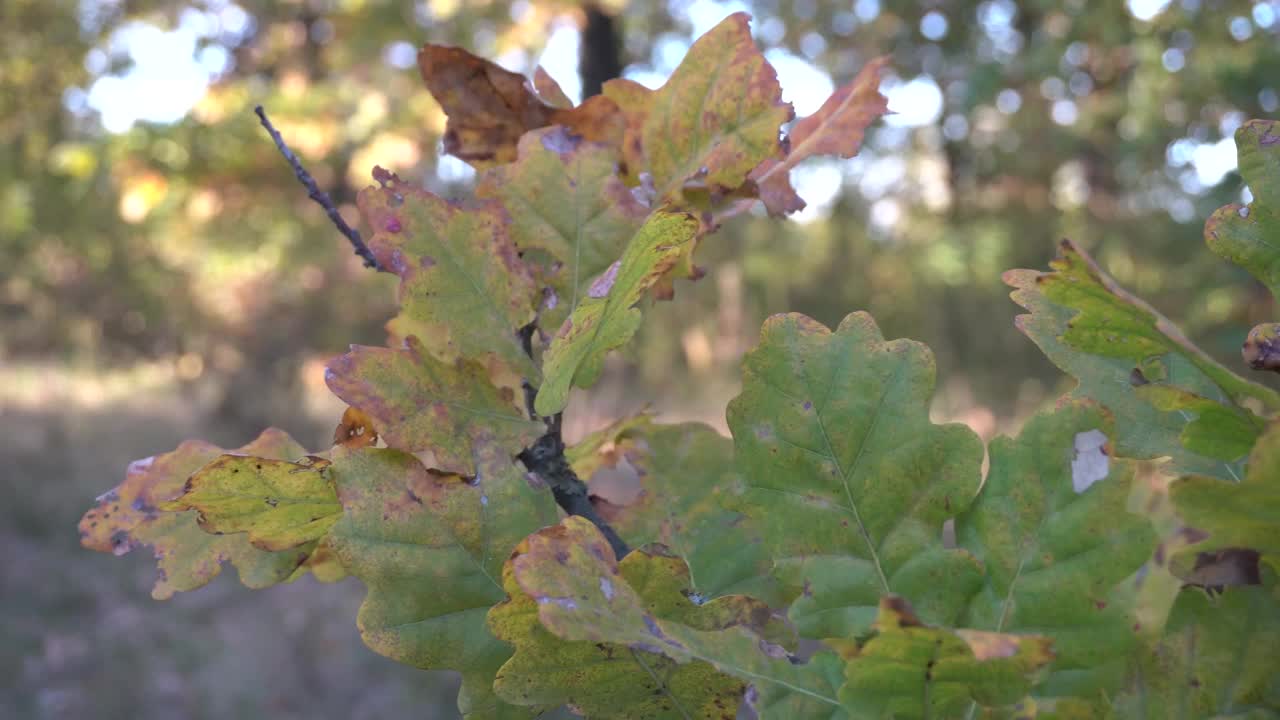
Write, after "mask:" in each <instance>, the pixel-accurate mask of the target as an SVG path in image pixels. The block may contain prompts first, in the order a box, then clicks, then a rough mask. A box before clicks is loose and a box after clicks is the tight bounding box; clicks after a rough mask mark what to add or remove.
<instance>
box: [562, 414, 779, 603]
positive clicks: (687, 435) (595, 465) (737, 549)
mask: <svg viewBox="0 0 1280 720" xmlns="http://www.w3.org/2000/svg"><path fill="white" fill-rule="evenodd" d="M584 449H586V450H590V449H594V452H584ZM566 454H567V455H570V456H571V461H572V462H573V467H574V470H575V472H577V473H578V476H579V477H581V478H582V479H584V480H586V481H587V483H588V487H589V488H590V490H591V492H592V501H593V502H594V503H595V505H596V509H597V511H598V512H599V513H600V515H601V516H602V517H603V518H604V519H605V520H606V521H608V523H609V525H610V526H611V527H612V528H613V529H614V530H616V531H617V532H618V534H619V535H621V536H622V539H623V540H625V541H626V542H627V544H628V545H630V546H631V547H640V546H642V545H646V544H649V543H662V544H663V545H664V546H666V547H667V548H668V549H669V550H670V551H671V552H673V553H675V554H676V555H678V556H679V557H681V558H682V559H684V561H685V562H686V563H688V565H689V573H690V576H691V578H692V579H691V581H690V582H691V583H692V586H693V588H694V590H696V591H697V592H698V593H699V594H700V595H702V596H704V597H717V596H719V595H727V594H744V595H752V596H754V597H758V598H760V599H762V600H765V601H767V602H770V603H775V602H781V598H780V597H779V595H778V589H777V587H776V583H775V582H774V581H773V579H772V577H771V573H770V568H771V565H772V561H771V558H770V557H769V555H768V553H767V551H766V548H765V547H764V545H763V544H762V542H761V539H760V536H759V532H758V531H757V530H756V529H755V526H754V523H752V522H751V521H750V520H749V519H748V518H746V517H744V516H743V515H742V514H741V513H738V512H734V511H732V510H727V509H725V504H726V502H725V498H726V497H727V496H728V495H731V494H733V493H735V492H737V491H738V489H739V487H740V486H741V483H742V480H741V477H740V476H739V475H738V474H737V473H736V472H735V471H734V467H733V442H732V441H731V440H729V439H728V438H726V437H723V436H722V435H720V434H719V433H718V432H716V431H715V430H714V429H712V428H711V427H708V426H706V425H703V424H701V423H682V424H678V425H662V424H659V423H655V422H653V421H652V419H651V418H650V417H649V416H647V415H639V416H636V417H633V418H627V419H624V420H622V421H620V422H618V423H615V424H614V425H612V426H610V427H608V428H605V429H604V430H603V431H601V432H600V433H595V434H593V435H591V436H589V437H587V438H585V439H584V441H583V443H581V444H579V445H577V446H574V447H573V448H570V449H569V451H568V452H567V453H566ZM625 480H629V481H630V485H631V487H627V488H621V489H620V490H621V491H622V492H623V493H626V492H630V493H631V494H630V496H629V497H627V496H624V497H617V496H618V495H619V489H618V488H614V489H613V491H612V492H609V490H610V488H609V487H605V488H604V489H603V490H602V489H601V488H602V486H618V485H622V484H623V481H625ZM602 493H604V496H603V497H602V496H601V494H602ZM610 497H614V498H616V500H610V499H609V498H610ZM623 500H625V501H623Z"/></svg>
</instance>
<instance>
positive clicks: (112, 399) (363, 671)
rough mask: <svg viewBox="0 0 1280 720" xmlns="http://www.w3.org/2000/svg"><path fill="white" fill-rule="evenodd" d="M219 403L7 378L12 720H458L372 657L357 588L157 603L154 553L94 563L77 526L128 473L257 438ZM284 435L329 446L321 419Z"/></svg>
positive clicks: (3, 709)
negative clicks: (151, 457) (177, 453)
mask: <svg viewBox="0 0 1280 720" xmlns="http://www.w3.org/2000/svg"><path fill="white" fill-rule="evenodd" d="M166 375H168V377H166ZM202 390H203V392H202ZM262 390H263V392H266V393H268V394H269V393H270V389H269V388H263V389H262ZM209 395H210V393H209V392H208V391H207V388H201V387H199V386H198V385H189V384H182V383H179V382H178V381H176V380H175V379H174V378H173V377H172V375H171V374H169V373H165V372H163V371H161V370H159V369H157V368H156V367H154V366H151V367H145V368H139V369H137V370H135V371H134V372H132V373H129V374H127V375H88V374H84V373H78V374H77V373H70V372H68V371H66V370H57V369H50V368H34V367H27V368H17V369H15V368H5V369H4V370H3V372H0V433H2V434H3V436H4V441H3V446H2V447H3V452H0V466H2V467H3V471H2V472H0V548H3V554H4V557H5V560H4V562H3V563H0V587H3V588H4V591H3V593H4V612H3V614H0V642H3V644H4V648H5V649H4V651H3V652H0V676H2V677H4V678H5V680H4V681H3V683H0V688H3V690H2V691H0V717H4V718H15V719H16V718H51V719H52V718H66V719H68V720H72V719H74V720H81V719H94V720H99V719H100V720H114V719H116V718H119V719H120V720H125V719H126V718H137V719H138V720H148V719H151V718H155V719H157V720H159V719H161V718H191V719H193V720H196V719H200V718H256V717H269V718H369V719H371V720H372V719H377V718H389V717H415V718H435V717H454V716H455V715H456V711H454V710H453V708H454V683H453V681H452V680H451V679H450V678H449V677H448V676H447V675H445V674H442V673H424V672H421V671H418V670H414V669H412V668H408V667H405V666H401V665H398V664H396V663H394V662H391V661H390V660H387V659H385V658H382V657H381V656H378V655H375V654H374V653H372V652H369V651H368V650H367V649H366V648H365V647H364V646H363V644H362V643H361V641H360V637H359V633H358V632H357V631H356V628H355V622H354V619H355V613H356V608H357V607H358V606H359V603H360V600H361V598H362V597H363V588H362V587H361V586H360V585H359V583H358V582H356V581H354V580H347V581H344V582H342V583H339V584H337V585H321V584H320V583H317V582H315V581H314V580H313V579H311V577H310V576H308V577H306V578H304V579H302V580H300V581H298V582H297V583H294V584H292V585H286V586H281V587H276V588H272V589H270V590H266V591H262V592H252V591H249V590H246V589H245V588H244V587H242V586H241V585H240V584H239V583H238V582H237V580H236V579H235V576H234V575H235V573H234V571H229V572H228V573H224V574H223V575H222V576H220V577H219V578H218V579H217V580H216V581H214V582H213V583H212V584H210V585H209V586H207V587H205V588H203V589H202V590H200V591H198V592H192V593H183V594H180V595H179V596H177V597H175V598H174V599H173V600H171V601H168V602H157V601H155V600H152V599H151V596H150V589H151V585H152V582H153V581H154V579H155V566H154V562H153V561H152V559H151V558H150V557H148V552H147V551H146V550H145V549H144V550H142V551H140V552H137V553H135V554H134V555H131V556H128V557H126V558H113V557H111V556H109V555H101V554H98V553H91V552H88V551H86V550H83V549H82V548H80V546H79V539H78V537H77V536H76V531H75V527H76V522H77V521H78V519H79V515H80V514H81V513H82V512H83V510H84V509H85V508H87V507H88V506H89V505H90V504H91V503H92V500H93V498H94V497H95V496H96V495H98V494H99V493H101V492H103V491H104V490H106V489H108V488H110V487H112V486H113V485H114V484H116V483H117V482H119V480H120V478H121V477H123V469H124V467H125V466H126V465H127V464H128V462H129V461H130V460H132V459H135V458H137V457H140V456H146V455H148V454H152V453H160V452H165V451H167V450H170V449H172V448H173V447H174V446H175V445H177V444H178V443H179V442H181V441H182V440H184V439H186V438H192V437H203V438H208V439H209V440H211V441H214V442H217V443H219V444H222V445H227V446H234V445H238V444H241V443H243V442H245V441H246V440H247V439H248V438H250V437H252V435H253V434H254V433H256V430H251V429H248V428H246V427H243V426H240V425H238V424H237V423H234V422H228V421H226V420H225V419H220V418H218V417H217V416H216V414H215V413H214V412H212V409H211V408H210V407H209V402H208V396H209ZM279 418H280V419H281V420H282V421H283V422H282V423H281V424H282V425H283V427H285V428H286V429H287V430H288V431H289V432H291V433H293V434H294V435H295V436H296V437H298V438H299V439H302V440H303V441H304V442H311V444H312V445H313V446H318V443H319V441H320V439H321V438H322V437H324V436H325V435H326V434H328V435H329V436H330V437H331V434H332V427H326V424H325V423H320V422H319V421H318V419H317V418H316V417H314V416H312V415H309V414H308V413H305V412H303V413H299V412H286V411H283V410H282V412H281V413H280V415H279Z"/></svg>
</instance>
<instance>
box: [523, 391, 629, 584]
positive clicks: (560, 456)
mask: <svg viewBox="0 0 1280 720" xmlns="http://www.w3.org/2000/svg"><path fill="white" fill-rule="evenodd" d="M553 417H555V418H556V423H555V428H554V429H551V430H548V431H547V434H546V435H543V436H542V437H540V438H538V441H537V442H535V443H534V444H533V445H532V446H530V447H528V448H526V449H525V450H524V451H523V452H521V453H520V461H521V462H523V463H524V465H525V467H527V468H529V470H530V471H531V472H534V473H536V474H537V475H538V477H540V478H542V479H543V480H545V481H546V483H547V484H548V485H550V486H551V494H552V496H554V497H555V499H556V504H557V505H559V506H560V507H561V508H563V509H564V511H565V512H566V513H569V514H570V515H578V516H580V517H584V518H586V519H588V520H590V521H591V522H592V524H594V525H595V526H596V527H597V528H598V529H599V530H600V533H601V534H602V535H604V537H605V539H606V540H608V541H609V546H610V547H612V548H613V554H614V555H615V556H616V557H617V558H618V559H619V560H621V559H622V558H623V557H625V556H626V554H627V553H629V552H631V548H629V547H627V543H626V542H624V541H623V539H622V538H621V537H619V536H618V533H617V531H615V530H614V529H613V528H612V527H610V526H609V523H607V522H605V520H604V518H602V517H600V515H599V513H597V512H596V506H595V505H592V504H591V497H590V493H589V492H588V490H587V484H586V483H584V482H582V480H581V479H579V478H578V474H577V473H575V472H574V471H573V468H572V467H570V465H569V460H568V459H567V458H565V456H564V440H562V439H561V438H560V431H559V414H558V413H557V414H556V415H555V416H553ZM547 421H548V425H550V421H551V418H547Z"/></svg>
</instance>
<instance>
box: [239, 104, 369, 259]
mask: <svg viewBox="0 0 1280 720" xmlns="http://www.w3.org/2000/svg"><path fill="white" fill-rule="evenodd" d="M253 111H254V112H255V113H257V115H258V119H259V120H261V121H262V127H264V128H266V129H267V133H268V134H270V135H271V139H272V140H273V141H275V144H276V149H277V150H279V151H280V154H281V155H283V156H284V159H285V160H287V161H289V167H291V168H293V174H294V175H296V176H297V177H298V182H300V183H302V186H303V187H305V188H306V189H307V191H308V193H309V197H310V198H311V199H312V200H314V201H315V202H316V204H317V205H319V206H320V207H322V208H324V211H325V214H327V215H328V216H329V220H330V222H332V223H333V226H334V227H336V228H338V232H340V233H342V234H343V235H345V236H346V238H347V240H348V241H350V242H351V247H352V248H354V249H355V252H356V254H357V255H359V256H360V257H361V258H364V266H365V267H369V268H373V269H375V270H381V269H382V267H381V266H379V265H378V259H377V258H376V257H374V256H373V251H372V250H370V249H369V246H368V245H365V244H364V240H363V239H362V238H361V237H360V232H359V231H358V230H356V229H355V228H353V227H351V226H350V225H348V224H347V221H346V220H343V219H342V214H341V213H339V212H338V208H337V206H335V205H334V204H333V200H331V199H330V198H329V194H328V193H326V192H325V191H323V190H321V189H320V187H319V186H318V185H316V179H315V178H313V177H311V173H309V172H307V169H306V168H304V167H303V166H302V161H301V160H299V159H298V156H297V155H294V154H293V151H292V150H290V149H289V146H288V144H286V143H285V141H284V138H283V137H281V136H280V131H279V130H276V127H275V126H274V125H272V124H271V121H270V120H269V119H267V111H266V110H263V109H262V106H261V105H258V106H257V107H255V108H254V109H253Z"/></svg>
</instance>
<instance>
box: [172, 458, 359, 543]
mask: <svg viewBox="0 0 1280 720" xmlns="http://www.w3.org/2000/svg"><path fill="white" fill-rule="evenodd" d="M328 465H329V461H328V460H326V459H324V458H315V457H313V458H307V459H306V462H297V463H294V462H289V461H287V460H269V459H267V458H259V457H243V456H238V455H223V456H222V457H220V458H218V459H216V460H214V461H213V462H211V463H209V464H208V465H205V466H204V467H203V468H201V469H200V470H199V471H197V472H196V474H194V475H192V476H191V479H189V480H187V483H186V487H185V489H184V492H183V494H182V496H181V497H179V498H178V499H177V500H175V501H173V502H171V503H167V504H166V506H165V507H164V509H165V510H179V511H181V510H195V511H197V513H198V515H197V517H198V519H199V524H200V527H201V528H203V529H204V531H205V532H208V533H213V534H215V535H222V534H224V533H237V532H247V533H248V534H249V542H250V543H253V545H254V547H260V548H262V549H263V550H287V549H289V548H292V547H297V546H299V545H302V544H304V543H308V542H313V541H315V540H319V539H320V538H322V537H324V535H325V533H327V532H328V531H329V528H330V527H331V526H332V525H333V523H334V522H335V521H337V519H338V518H339V517H340V516H341V515H342V506H341V505H339V504H338V495H337V493H336V492H334V489H333V483H332V482H331V481H330V480H329V477H328V473H327V472H326V468H327V467H328Z"/></svg>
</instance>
